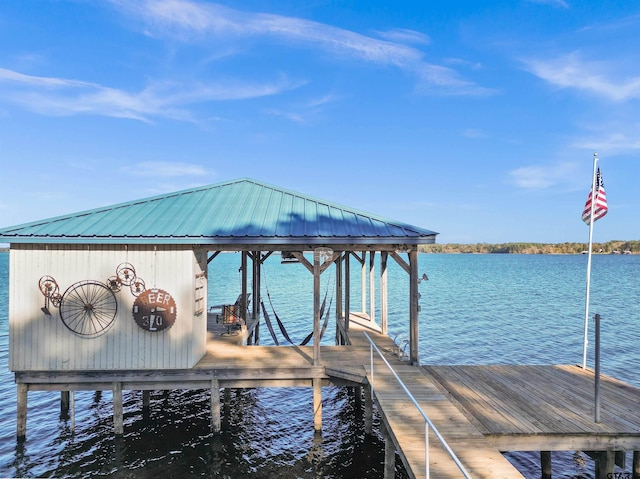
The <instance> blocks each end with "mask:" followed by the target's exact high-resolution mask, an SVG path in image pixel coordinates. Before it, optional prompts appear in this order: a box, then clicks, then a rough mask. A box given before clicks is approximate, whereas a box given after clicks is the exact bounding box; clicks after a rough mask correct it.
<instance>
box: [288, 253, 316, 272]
mask: <svg viewBox="0 0 640 479" xmlns="http://www.w3.org/2000/svg"><path fill="white" fill-rule="evenodd" d="M291 254H292V255H293V256H294V257H295V258H296V259H297V260H298V261H299V262H300V264H301V265H302V266H304V267H305V268H307V270H309V272H310V273H311V274H313V265H312V264H311V263H310V262H309V260H308V259H307V258H305V257H304V255H303V254H302V253H300V252H299V251H292V252H291Z"/></svg>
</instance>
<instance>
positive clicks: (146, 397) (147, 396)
mask: <svg viewBox="0 0 640 479" xmlns="http://www.w3.org/2000/svg"><path fill="white" fill-rule="evenodd" d="M150 407H151V391H148V390H146V389H145V390H144V391H142V409H143V410H148V409H149V408H150Z"/></svg>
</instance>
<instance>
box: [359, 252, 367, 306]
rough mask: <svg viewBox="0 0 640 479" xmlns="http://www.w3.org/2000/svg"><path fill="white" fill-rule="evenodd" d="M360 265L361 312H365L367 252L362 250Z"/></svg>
mask: <svg viewBox="0 0 640 479" xmlns="http://www.w3.org/2000/svg"><path fill="white" fill-rule="evenodd" d="M360 266H361V270H362V274H361V278H360V281H361V283H362V288H361V289H362V291H361V292H362V312H363V313H366V312H367V252H366V251H363V252H362V264H361V265H360Z"/></svg>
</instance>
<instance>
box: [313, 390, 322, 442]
mask: <svg viewBox="0 0 640 479" xmlns="http://www.w3.org/2000/svg"><path fill="white" fill-rule="evenodd" d="M312 383H313V429H314V430H315V431H316V432H322V379H320V378H314V379H312Z"/></svg>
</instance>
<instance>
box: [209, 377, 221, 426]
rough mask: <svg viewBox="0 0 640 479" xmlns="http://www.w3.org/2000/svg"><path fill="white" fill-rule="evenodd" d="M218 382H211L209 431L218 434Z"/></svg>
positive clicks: (215, 380)
mask: <svg viewBox="0 0 640 479" xmlns="http://www.w3.org/2000/svg"><path fill="white" fill-rule="evenodd" d="M221 425H222V422H221V419H220V382H219V381H218V380H217V379H212V380H211V431H212V432H214V433H218V432H220V429H221Z"/></svg>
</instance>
